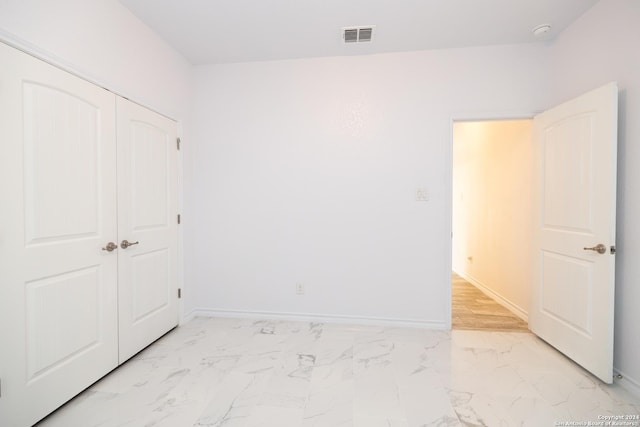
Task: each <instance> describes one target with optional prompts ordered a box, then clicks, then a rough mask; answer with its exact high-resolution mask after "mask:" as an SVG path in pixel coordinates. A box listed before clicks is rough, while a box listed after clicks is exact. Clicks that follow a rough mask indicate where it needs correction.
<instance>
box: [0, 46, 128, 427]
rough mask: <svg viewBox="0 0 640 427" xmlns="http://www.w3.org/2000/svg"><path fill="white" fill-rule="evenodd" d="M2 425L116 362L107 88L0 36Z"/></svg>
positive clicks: (112, 155) (65, 395)
mask: <svg viewBox="0 0 640 427" xmlns="http://www.w3.org/2000/svg"><path fill="white" fill-rule="evenodd" d="M0 62H1V63H2V64H3V66H2V67H1V68H0V133H1V135H0V139H1V140H2V141H3V153H2V156H0V199H1V200H2V205H3V208H2V209H1V210H0V259H1V260H2V269H1V270H0V283H1V284H2V286H0V339H1V342H2V345H1V346H0V377H1V378H2V398H1V399H0V425H3V426H4V425H7V426H16V427H18V426H28V425H31V424H33V423H35V422H36V421H38V420H39V419H40V418H42V417H44V416H45V415H47V414H48V413H49V412H51V411H53V410H54V409H56V408H57V407H58V406H60V405H61V404H63V403H64V402H65V401H67V400H68V399H70V398H71V397H73V396H74V395H76V394H77V393H79V392H80V391H82V390H83V389H84V388H86V387H87V386H89V385H90V384H91V383H93V382H94V381H96V380H97V379H99V378H100V377H102V376H103V375H105V374H106V373H107V372H109V371H110V370H111V369H113V368H114V367H115V366H116V365H117V350H118V343H117V339H118V336H117V305H116V304H117V282H116V281H117V264H116V263H117V256H116V253H115V252H114V253H109V252H107V251H103V250H101V248H102V247H104V246H105V244H106V243H107V242H108V241H114V240H115V239H116V238H117V234H116V233H117V228H116V225H117V224H116V174H115V172H116V171H115V167H114V165H115V161H116V142H115V97H114V95H113V94H111V93H109V92H107V91H105V90H103V89H101V88H98V87H96V86H94V85H92V84H89V83H87V82H84V81H82V80H80V79H78V78H76V77H74V76H71V75H70V74H68V73H66V72H63V71H61V70H58V69H56V68H54V67H52V66H50V65H48V64H45V63H43V62H41V61H38V60H36V59H34V58H32V57H30V56H28V55H26V54H23V53H21V52H18V51H17V50H14V49H12V48H9V47H7V46H6V45H4V44H0Z"/></svg>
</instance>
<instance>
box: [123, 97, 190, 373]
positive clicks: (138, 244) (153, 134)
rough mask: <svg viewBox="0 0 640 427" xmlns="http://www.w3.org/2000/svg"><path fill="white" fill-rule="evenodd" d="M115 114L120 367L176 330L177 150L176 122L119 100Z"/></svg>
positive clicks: (124, 100)
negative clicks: (156, 340)
mask: <svg viewBox="0 0 640 427" xmlns="http://www.w3.org/2000/svg"><path fill="white" fill-rule="evenodd" d="M117 112H118V126H117V133H118V236H119V240H120V241H119V242H118V244H119V248H118V295H119V296H118V300H119V318H120V322H119V331H120V333H119V337H120V363H122V362H124V361H125V360H127V359H128V358H130V357H131V356H133V355H134V354H135V353H137V352H138V351H140V350H141V349H143V348H144V347H145V346H147V345H149V344H150V343H152V342H153V341H154V340H155V339H157V338H158V337H160V336H161V335H163V334H164V333H165V332H167V331H168V330H170V329H171V328H173V327H174V326H176V325H177V324H178V272H177V266H178V253H177V252H178V251H177V247H178V228H177V215H178V207H177V203H178V198H177V169H176V166H177V164H176V163H177V146H176V123H175V122H173V121H171V120H169V119H167V118H165V117H163V116H161V115H159V114H156V113H154V112H152V111H149V110H147V109H145V108H143V107H140V106H139V105H137V104H134V103H132V102H130V101H127V100H126V99H121V98H118V100H117ZM127 242H128V243H127Z"/></svg>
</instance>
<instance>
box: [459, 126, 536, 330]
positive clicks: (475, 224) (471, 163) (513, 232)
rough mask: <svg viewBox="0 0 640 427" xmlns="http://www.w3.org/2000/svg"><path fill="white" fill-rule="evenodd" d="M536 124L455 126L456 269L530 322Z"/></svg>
mask: <svg viewBox="0 0 640 427" xmlns="http://www.w3.org/2000/svg"><path fill="white" fill-rule="evenodd" d="M531 129H532V121H531V120H506V121H480V122H476V121H471V122H466V121H465V122H456V123H454V127H453V192H452V194H453V239H452V242H453V251H452V253H453V255H452V261H453V270H454V271H456V272H457V273H458V274H460V275H462V276H464V277H466V278H468V279H469V280H470V281H471V282H472V283H474V284H476V285H478V286H480V287H481V288H483V289H484V290H486V291H488V292H489V293H490V295H492V296H494V298H496V299H497V300H498V301H500V302H502V303H503V304H505V305H507V307H509V308H510V309H511V310H513V311H514V312H515V313H516V314H518V315H520V316H521V317H525V318H526V316H527V312H528V306H529V290H530V282H531V273H532V272H531V259H532V256H533V255H532V253H531V247H530V242H531V233H532V230H533V224H532V222H531V219H532V217H531V211H532V207H533V206H532V205H533V199H532V197H531V194H532V188H533V187H532V176H533V175H532V174H533V146H532V143H531Z"/></svg>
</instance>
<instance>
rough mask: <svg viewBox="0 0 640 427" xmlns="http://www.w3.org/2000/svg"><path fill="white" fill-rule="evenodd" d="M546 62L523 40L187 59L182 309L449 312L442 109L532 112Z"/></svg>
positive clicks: (424, 316) (441, 321)
mask: <svg viewBox="0 0 640 427" xmlns="http://www.w3.org/2000/svg"><path fill="white" fill-rule="evenodd" d="M544 64H545V48H544V47H541V46H533V45H529V46H503V47H490V48H475V49H459V50H442V51H427V52H413V53H397V54H384V55H375V56H360V57H348V58H346V57H345V58H339V57H336V58H321V59H305V60H291V61H275V62H262V63H245V64H230V65H216V66H203V67H197V68H196V80H195V93H196V96H195V109H194V111H195V116H194V125H195V127H194V134H195V139H196V140H197V141H198V147H197V153H196V160H195V168H196V183H195V187H194V191H195V193H196V194H197V195H198V197H197V200H196V205H195V212H196V215H197V217H196V219H195V220H196V222H197V223H198V224H199V228H198V235H197V236H196V238H195V246H194V248H195V251H196V254H197V255H196V258H195V260H193V265H194V266H195V269H196V271H195V280H196V285H195V290H196V292H197V294H196V295H195V296H194V298H195V300H193V303H194V305H193V308H194V309H198V308H202V309H213V310H230V311H239V312H252V311H259V312H273V313H299V314H308V315H330V316H336V317H339V316H354V317H358V318H385V319H393V320H402V321H415V322H424V323H432V324H433V325H439V326H444V325H446V324H447V323H448V322H449V321H450V315H449V309H450V304H449V300H448V288H449V284H450V256H451V252H450V235H449V229H450V220H451V210H450V189H449V186H448V182H449V175H450V173H451V172H450V168H451V165H450V159H451V157H450V156H451V147H450V143H451V135H450V128H451V118H452V117H453V116H456V115H465V114H489V115H491V114H492V113H496V114H500V113H514V112H522V111H526V112H531V111H535V110H538V109H540V108H541V107H542V106H543V105H544V102H543V97H544V93H545V92H546V86H545V82H544V81H543V79H542V75H541V70H542V69H544ZM417 187H426V188H427V189H428V191H429V193H430V200H429V201H428V202H417V201H416V200H415V191H416V188H417ZM297 282H300V283H303V284H304V285H305V287H306V295H304V296H296V295H295V292H294V291H295V284H296V283H297Z"/></svg>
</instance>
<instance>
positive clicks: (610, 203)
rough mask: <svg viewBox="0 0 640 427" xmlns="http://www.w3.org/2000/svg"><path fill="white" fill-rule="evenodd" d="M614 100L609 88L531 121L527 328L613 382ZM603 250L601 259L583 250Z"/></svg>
mask: <svg viewBox="0 0 640 427" xmlns="http://www.w3.org/2000/svg"><path fill="white" fill-rule="evenodd" d="M617 96H618V89H617V86H616V85H615V84H614V83H611V84H609V85H607V86H604V87H602V88H600V89H596V90H594V91H592V92H589V93H587V94H585V95H582V96H580V97H578V98H576V99H574V100H571V101H569V102H566V103H564V104H562V105H560V106H558V107H556V108H553V109H551V110H548V111H546V112H544V113H542V114H540V115H538V116H536V117H535V119H534V141H535V142H536V144H537V154H536V155H537V158H536V163H537V167H536V170H537V171H538V173H539V176H538V178H537V180H536V182H537V188H536V191H535V193H534V194H535V199H536V201H535V204H534V206H536V207H537V209H538V212H539V214H538V217H537V219H536V228H535V230H534V245H533V247H534V253H535V256H536V260H535V263H534V266H535V267H534V269H533V270H534V277H533V282H532V283H533V286H532V299H531V304H530V310H529V327H530V329H531V330H532V331H533V332H534V333H536V334H537V335H538V336H540V337H541V338H542V339H544V340H545V341H547V342H549V343H550V344H551V345H553V346H554V347H556V348H557V349H559V350H560V351H562V352H563V353H565V354H566V355H567V356H569V357H570V358H571V359H573V360H574V361H576V362H577V363H578V364H580V365H582V366H583V367H584V368H586V369H587V370H589V371H591V372H592V373H593V374H595V375H596V376H598V377H599V378H600V379H602V380H603V381H605V382H607V383H611V382H612V380H613V320H614V294H615V282H614V279H615V255H614V253H613V252H612V251H611V250H610V247H612V246H615V219H616V161H617V105H618V104H617ZM598 244H602V245H604V247H605V249H606V251H605V253H598V252H596V251H594V250H589V249H588V248H593V247H595V246H596V245H598Z"/></svg>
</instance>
